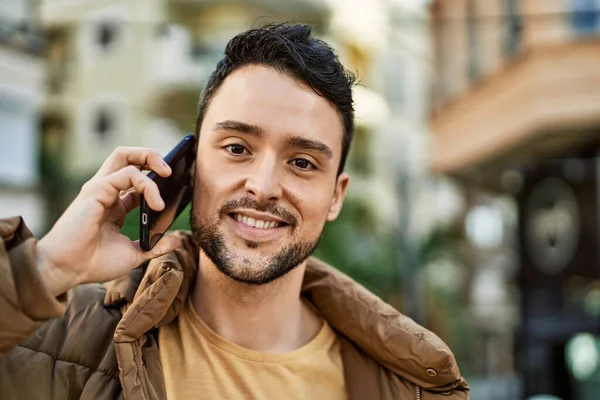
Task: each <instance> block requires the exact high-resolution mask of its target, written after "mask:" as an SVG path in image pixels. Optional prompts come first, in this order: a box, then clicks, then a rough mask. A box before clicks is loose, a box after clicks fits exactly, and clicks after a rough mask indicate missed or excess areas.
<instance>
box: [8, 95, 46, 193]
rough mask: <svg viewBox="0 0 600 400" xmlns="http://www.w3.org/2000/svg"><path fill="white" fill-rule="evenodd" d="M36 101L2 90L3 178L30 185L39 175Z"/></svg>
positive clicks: (10, 181)
mask: <svg viewBox="0 0 600 400" xmlns="http://www.w3.org/2000/svg"><path fill="white" fill-rule="evenodd" d="M35 122H36V120H35V113H34V108H33V103H32V102H29V101H27V100H26V99H25V98H21V97H20V96H15V95H13V94H12V93H10V92H6V91H0V143H1V144H2V145H1V146H0V181H1V182H3V183H10V184H14V185H23V186H27V185H29V184H32V183H33V182H34V181H35V180H36V178H37V170H36V163H35V155H36V151H37V147H36V146H37V143H36V136H35V134H36V130H35Z"/></svg>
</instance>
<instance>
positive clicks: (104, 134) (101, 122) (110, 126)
mask: <svg viewBox="0 0 600 400" xmlns="http://www.w3.org/2000/svg"><path fill="white" fill-rule="evenodd" d="M92 123H93V127H92V129H93V132H94V134H96V136H97V137H98V138H99V139H100V140H101V141H106V140H107V139H109V138H110V136H113V133H114V132H115V131H116V130H117V128H118V121H117V115H116V112H115V110H113V109H112V108H111V107H108V106H101V107H100V108H99V109H98V111H97V112H96V114H95V115H94V117H93V121H92Z"/></svg>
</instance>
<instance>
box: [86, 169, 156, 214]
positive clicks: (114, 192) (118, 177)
mask: <svg viewBox="0 0 600 400" xmlns="http://www.w3.org/2000/svg"><path fill="white" fill-rule="evenodd" d="M131 188H134V189H135V190H136V191H137V192H138V193H140V194H143V195H144V198H145V199H146V201H147V202H148V205H149V206H150V208H152V209H153V210H156V211H160V210H162V209H163V208H164V206H165V204H164V201H163V200H162V198H161V196H160V192H159V190H158V186H157V185H156V183H155V182H154V181H153V180H152V179H150V178H149V177H148V176H147V175H146V174H144V173H143V172H142V171H140V170H139V169H137V168H135V167H134V166H128V167H125V168H122V169H121V170H119V171H117V172H115V173H113V174H111V175H109V176H107V177H106V178H104V179H101V180H92V181H90V182H88V183H87V184H85V185H84V188H83V189H82V191H83V192H86V193H91V194H92V195H93V196H94V197H95V198H96V199H97V200H98V201H100V202H101V203H102V205H103V206H104V207H106V208H109V207H111V206H112V205H113V204H114V203H115V201H116V200H117V199H118V198H119V193H120V192H121V191H123V190H129V189H131Z"/></svg>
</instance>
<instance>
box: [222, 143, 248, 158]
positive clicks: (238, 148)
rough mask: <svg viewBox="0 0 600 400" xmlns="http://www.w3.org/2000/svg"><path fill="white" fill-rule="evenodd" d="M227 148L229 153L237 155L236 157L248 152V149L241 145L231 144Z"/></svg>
mask: <svg viewBox="0 0 600 400" xmlns="http://www.w3.org/2000/svg"><path fill="white" fill-rule="evenodd" d="M226 148H227V150H229V152H230V153H231V154H235V155H242V154H244V152H245V151H246V148H245V147H244V146H242V145H241V144H230V145H229V146H227V147H226Z"/></svg>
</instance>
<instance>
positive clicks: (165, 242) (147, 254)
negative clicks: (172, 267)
mask: <svg viewBox="0 0 600 400" xmlns="http://www.w3.org/2000/svg"><path fill="white" fill-rule="evenodd" d="M182 245H183V242H182V241H181V239H180V238H179V237H177V236H175V235H164V236H163V237H162V238H160V240H159V241H158V243H156V245H154V247H153V248H152V250H150V251H143V250H142V249H141V248H140V246H139V241H137V240H136V241H135V242H134V246H135V247H136V248H137V250H138V252H139V254H140V256H141V259H142V262H143V261H147V260H151V259H153V258H156V257H160V256H162V255H164V254H167V253H170V252H172V251H174V250H175V249H177V248H179V247H181V246H182Z"/></svg>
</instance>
